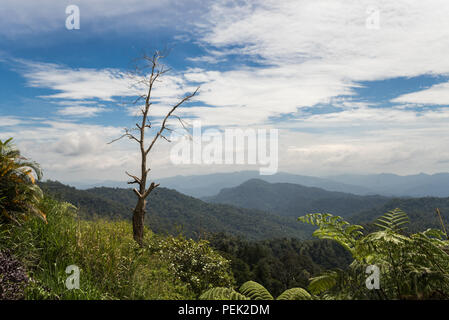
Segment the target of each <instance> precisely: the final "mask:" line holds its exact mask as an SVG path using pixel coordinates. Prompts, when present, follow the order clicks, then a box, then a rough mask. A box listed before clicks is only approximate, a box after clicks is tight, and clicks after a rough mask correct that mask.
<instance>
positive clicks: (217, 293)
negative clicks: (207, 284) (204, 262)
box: [200, 287, 250, 300]
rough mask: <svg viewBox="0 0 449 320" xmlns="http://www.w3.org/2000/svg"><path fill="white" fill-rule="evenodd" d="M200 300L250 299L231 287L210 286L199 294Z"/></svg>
mask: <svg viewBox="0 0 449 320" xmlns="http://www.w3.org/2000/svg"><path fill="white" fill-rule="evenodd" d="M200 300H250V299H249V298H248V297H246V296H244V295H243V294H240V293H238V292H237V291H235V290H234V289H231V288H222V287H218V288H212V289H209V290H207V291H206V292H204V293H203V294H202V295H201V296H200Z"/></svg>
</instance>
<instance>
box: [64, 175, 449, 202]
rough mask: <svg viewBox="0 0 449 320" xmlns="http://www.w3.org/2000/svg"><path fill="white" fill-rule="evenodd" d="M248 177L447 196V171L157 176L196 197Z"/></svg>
mask: <svg viewBox="0 0 449 320" xmlns="http://www.w3.org/2000/svg"><path fill="white" fill-rule="evenodd" d="M250 179H261V180H264V181H267V182H270V183H294V184H300V185H303V186H306V187H316V188H321V189H324V190H328V191H339V192H345V193H352V194H356V195H376V194H378V195H383V196H400V197H426V196H432V197H448V196H449V173H437V174H433V175H428V174H424V173H420V174H416V175H409V176H399V175H395V174H390V173H383V174H371V175H355V174H344V175H336V176H327V177H321V178H320V177H311V176H303V175H296V174H290V173H284V172H279V173H277V174H274V175H272V176H261V175H259V172H258V171H240V172H229V173H214V174H206V175H192V176H174V177H170V178H162V179H157V182H158V183H160V184H161V186H162V187H165V188H170V189H175V190H176V191H179V192H181V193H184V194H186V195H190V196H192V197H196V198H203V197H209V196H214V195H216V194H217V193H218V192H220V190H221V189H223V188H232V187H236V186H238V185H240V184H242V183H243V182H245V181H247V180H250ZM67 184H69V185H71V186H74V187H76V188H78V189H90V188H93V187H102V186H104V187H118V188H127V187H128V185H127V183H126V182H125V181H84V182H67Z"/></svg>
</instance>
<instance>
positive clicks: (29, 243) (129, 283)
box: [0, 198, 195, 299]
mask: <svg viewBox="0 0 449 320" xmlns="http://www.w3.org/2000/svg"><path fill="white" fill-rule="evenodd" d="M41 207H42V208H41V210H42V211H43V212H45V213H46V214H47V220H48V224H44V223H43V222H42V221H41V220H38V219H31V220H29V221H27V222H26V223H24V224H23V225H21V226H12V225H10V224H8V225H5V224H3V225H0V250H4V249H9V250H10V251H11V252H13V253H14V255H15V256H16V257H17V258H18V259H20V260H21V261H23V262H24V263H25V266H26V267H27V269H28V270H29V275H30V278H31V279H32V281H31V285H29V286H28V288H27V291H26V298H27V299H193V298H195V294H194V292H193V291H192V289H191V288H190V286H189V284H188V283H185V282H182V281H181V280H180V279H179V278H178V277H176V276H175V275H174V274H173V272H171V269H170V262H169V261H165V260H164V259H162V257H161V256H160V255H158V254H156V253H154V252H152V251H150V249H149V246H144V248H141V247H139V246H138V245H137V244H136V243H135V242H134V240H133V239H132V230H131V225H130V224H129V223H127V222H123V221H122V222H111V221H105V220H98V221H93V222H92V221H84V220H80V219H79V218H78V217H77V215H76V211H75V208H74V207H73V206H72V205H70V204H67V203H60V202H58V201H55V200H53V199H50V198H45V199H44V200H43V201H42V203H41ZM157 239H158V237H157V236H155V235H154V234H152V233H151V232H150V231H149V230H147V231H146V238H145V242H146V243H149V242H154V241H157ZM69 265H77V266H78V267H79V268H80V271H81V273H80V289H74V290H68V289H67V288H66V286H65V281H66V279H67V277H68V276H69V275H68V274H66V273H65V270H66V267H67V266H69Z"/></svg>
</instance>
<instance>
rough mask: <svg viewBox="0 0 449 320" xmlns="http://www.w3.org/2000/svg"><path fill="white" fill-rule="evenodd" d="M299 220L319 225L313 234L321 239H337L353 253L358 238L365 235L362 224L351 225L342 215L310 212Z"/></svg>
mask: <svg viewBox="0 0 449 320" xmlns="http://www.w3.org/2000/svg"><path fill="white" fill-rule="evenodd" d="M298 220H299V221H301V222H303V223H308V224H311V225H316V226H318V229H317V230H315V232H314V233H313V235H314V236H315V237H318V238H320V239H328V240H334V241H337V242H338V243H339V244H341V245H342V246H343V247H344V248H346V249H347V250H348V251H350V252H351V253H353V252H354V246H355V244H356V241H357V239H358V238H359V237H360V236H362V235H363V233H362V231H361V230H362V229H363V227H362V226H359V225H350V224H349V222H347V221H345V220H344V219H343V218H342V217H340V216H333V215H332V214H330V213H325V214H321V213H310V214H307V215H305V216H302V217H299V218H298Z"/></svg>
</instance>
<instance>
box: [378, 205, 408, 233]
mask: <svg viewBox="0 0 449 320" xmlns="http://www.w3.org/2000/svg"><path fill="white" fill-rule="evenodd" d="M376 221H377V223H374V225H376V226H378V227H379V228H382V229H383V230H391V231H393V232H400V231H403V230H404V229H405V227H401V226H402V225H404V224H406V223H408V222H409V219H408V216H407V214H406V213H405V212H404V211H402V210H401V209H399V208H396V209H394V210H390V211H388V212H386V213H384V215H383V216H382V217H380V218H378V219H377V220H376Z"/></svg>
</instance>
